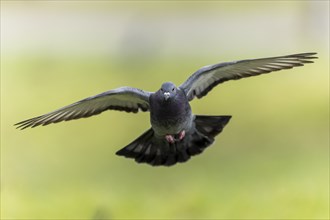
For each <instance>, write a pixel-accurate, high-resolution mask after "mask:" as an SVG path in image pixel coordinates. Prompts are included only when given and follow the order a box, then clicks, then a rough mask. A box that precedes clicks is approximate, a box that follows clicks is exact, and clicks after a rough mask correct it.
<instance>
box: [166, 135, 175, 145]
mask: <svg viewBox="0 0 330 220" xmlns="http://www.w3.org/2000/svg"><path fill="white" fill-rule="evenodd" d="M165 139H166V141H167V142H168V143H170V144H174V142H175V139H174V137H173V135H170V134H168V135H166V136H165Z"/></svg>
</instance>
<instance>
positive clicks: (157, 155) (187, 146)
mask: <svg viewBox="0 0 330 220" xmlns="http://www.w3.org/2000/svg"><path fill="white" fill-rule="evenodd" d="M315 54H316V53H301V54H293V55H288V56H279V57H270V58H261V59H251V60H240V61H233V62H225V63H219V64H215V65H209V66H205V67H202V68H201V69H199V70H197V71H196V72H195V73H193V74H192V75H191V76H190V77H189V78H188V79H187V80H186V81H185V82H184V83H183V84H181V85H180V86H178V87H177V86H175V85H174V84H173V83H171V82H166V83H163V84H162V86H161V88H160V89H159V90H158V91H156V92H147V91H143V90H141V89H136V88H131V87H121V88H118V89H114V90H110V91H107V92H104V93H101V94H98V95H95V96H91V97H88V98H86V99H83V100H81V101H78V102H76V103H73V104H71V105H68V106H65V107H63V108H60V109H58V110H55V111H53V112H50V113H48V114H44V115H41V116H38V117H35V118H31V119H28V120H25V121H22V122H19V123H17V124H16V125H18V128H21V129H25V128H27V127H36V126H39V125H48V124H50V123H57V122H61V121H68V120H72V119H79V118H84V117H90V116H92V115H97V114H100V113H101V112H103V111H106V110H119V111H126V112H134V113H136V112H138V111H139V110H141V111H150V123H151V128H150V129H148V130H147V131H146V132H144V133H143V134H142V135H141V136H140V137H138V138H137V139H136V140H134V141H133V142H132V143H130V144H128V145H127V146H126V147H124V148H122V149H121V150H119V151H118V152H117V155H120V156H125V157H128V158H134V159H135V161H137V162H139V163H147V164H150V165H154V166H158V165H163V166H171V165H174V164H176V163H177V162H185V161H187V160H189V158H190V157H191V156H194V155H197V154H200V153H201V152H203V150H204V149H205V148H207V147H208V146H210V145H211V144H212V143H213V142H214V138H215V136H217V135H218V134H219V133H221V131H222V130H223V128H224V127H225V126H226V124H227V123H228V122H229V120H230V118H231V116H203V115H194V114H193V113H192V110H191V107H190V104H189V102H190V101H192V100H193V99H194V98H195V97H197V98H201V97H203V96H205V95H207V93H208V92H209V91H211V90H212V89H213V88H214V87H215V86H216V85H218V84H220V83H223V82H226V81H228V80H237V79H241V78H245V77H250V76H256V75H260V74H265V73H269V72H272V71H277V70H282V69H290V68H293V67H296V66H303V65H304V64H306V63H313V61H311V59H315V58H317V57H314V56H313V55H315Z"/></svg>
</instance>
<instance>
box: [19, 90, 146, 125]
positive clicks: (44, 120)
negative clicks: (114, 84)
mask: <svg viewBox="0 0 330 220" xmlns="http://www.w3.org/2000/svg"><path fill="white" fill-rule="evenodd" d="M150 94H151V93H150V92H146V91H143V90H140V89H135V88H131V87H121V88H118V89H114V90H110V91H107V92H104V93H101V94H98V95H95V96H92V97H88V98H86V99H83V100H81V101H78V102H75V103H73V104H71V105H68V106H65V107H63V108H60V109H58V110H55V111H53V112H50V113H47V114H44V115H41V116H38V117H35V118H31V119H28V120H25V121H22V122H19V123H17V124H15V125H16V126H17V128H20V129H25V128H28V127H32V128H33V127H36V126H39V125H48V124H51V123H57V122H61V121H69V120H73V119H79V118H86V117H90V116H93V115H97V114H100V113H101V112H103V111H106V110H110V109H112V110H119V111H126V112H134V113H136V112H138V110H142V111H148V110H149V96H150Z"/></svg>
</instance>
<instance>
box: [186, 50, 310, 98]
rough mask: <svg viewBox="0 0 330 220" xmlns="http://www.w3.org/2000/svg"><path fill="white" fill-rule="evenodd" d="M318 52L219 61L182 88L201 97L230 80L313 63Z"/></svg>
mask: <svg viewBox="0 0 330 220" xmlns="http://www.w3.org/2000/svg"><path fill="white" fill-rule="evenodd" d="M315 54H316V53H301V54H293V55H288V56H279V57H270V58H261V59H249V60H239V61H233V62H226V63H218V64H214V65H210V66H205V67H202V68H201V69H199V70H197V71H196V72H195V73H194V74H192V75H191V76H190V77H189V78H188V79H187V80H186V81H185V82H184V83H183V84H182V85H180V88H181V89H183V90H184V91H185V92H186V94H187V97H188V100H189V101H191V100H192V99H193V98H194V97H195V96H197V98H201V97H203V96H205V95H206V94H207V93H208V92H209V91H211V90H212V89H213V88H214V87H215V86H216V85H218V84H220V83H223V82H226V81H228V80H237V79H241V78H245V77H250V76H257V75H260V74H264V73H270V72H272V71H278V70H282V69H291V68H293V67H296V66H303V65H304V64H305V63H313V61H311V59H316V58H317V57H315V56H314V55H315Z"/></svg>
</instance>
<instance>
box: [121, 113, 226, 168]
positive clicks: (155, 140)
mask: <svg viewBox="0 0 330 220" xmlns="http://www.w3.org/2000/svg"><path fill="white" fill-rule="evenodd" d="M230 118H231V116H204V115H196V116H195V120H194V124H195V126H194V127H193V128H192V129H191V130H190V131H186V136H185V137H184V139H183V140H181V141H176V142H175V143H173V144H170V143H168V142H167V141H166V140H165V138H160V137H157V136H155V135H154V131H153V130H152V128H150V129H149V130H147V131H146V132H145V133H143V134H142V135H141V136H140V137H138V138H137V139H136V140H134V141H133V142H132V143H130V144H129V145H127V146H126V147H124V148H122V149H121V150H119V151H117V153H116V154H117V155H119V156H124V157H127V158H133V159H135V161H136V162H138V163H147V164H150V165H152V166H172V165H174V164H176V163H178V162H179V163H182V162H186V161H187V160H189V159H190V157H191V156H194V155H197V154H200V153H202V152H203V151H204V149H205V148H207V147H208V146H210V145H211V144H212V143H213V142H214V138H215V136H217V135H218V134H220V133H221V131H222V130H223V128H224V127H225V126H226V124H227V123H228V122H229V120H230Z"/></svg>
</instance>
